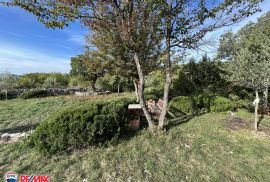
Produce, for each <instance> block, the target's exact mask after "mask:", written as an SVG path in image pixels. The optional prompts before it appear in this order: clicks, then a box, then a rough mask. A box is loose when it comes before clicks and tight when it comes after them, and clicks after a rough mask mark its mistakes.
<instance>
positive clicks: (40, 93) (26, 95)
mask: <svg viewBox="0 0 270 182" xmlns="http://www.w3.org/2000/svg"><path fill="white" fill-rule="evenodd" d="M48 96H51V94H50V93H49V92H48V91H46V90H33V91H27V92H23V93H22V94H21V95H20V98H21V99H32V98H42V97H48Z"/></svg>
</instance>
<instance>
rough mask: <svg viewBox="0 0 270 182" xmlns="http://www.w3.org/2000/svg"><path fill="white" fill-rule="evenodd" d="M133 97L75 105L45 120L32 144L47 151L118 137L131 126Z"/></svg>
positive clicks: (34, 136)
mask: <svg viewBox="0 0 270 182" xmlns="http://www.w3.org/2000/svg"><path fill="white" fill-rule="evenodd" d="M130 102H132V100H131V99H122V100H110V101H97V102H92V103H84V104H81V105H80V104H77V105H73V106H71V107H69V108H66V109H63V110H62V111H60V112H58V113H57V114H55V115H53V116H51V117H50V118H48V119H47V120H46V121H44V122H42V123H41V124H40V126H39V127H37V129H36V130H35V131H34V133H33V134H32V135H31V136H30V144H31V145H32V146H34V147H36V148H37V149H38V150H39V151H41V152H43V153H47V154H53V153H57V152H59V151H66V150H70V149H74V148H82V147H85V146H89V145H95V144H99V143H104V142H107V141H112V140H115V139H117V138H118V137H119V135H120V134H122V133H123V132H124V131H125V129H126V128H127V125H128V122H127V121H128V112H127V111H128V110H127V105H128V103H130Z"/></svg>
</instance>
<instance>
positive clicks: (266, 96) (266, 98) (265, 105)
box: [264, 87, 269, 108]
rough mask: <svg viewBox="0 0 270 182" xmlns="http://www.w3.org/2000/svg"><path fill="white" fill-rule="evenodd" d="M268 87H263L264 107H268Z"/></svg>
mask: <svg viewBox="0 0 270 182" xmlns="http://www.w3.org/2000/svg"><path fill="white" fill-rule="evenodd" d="M268 89H269V88H268V87H266V88H265V91H264V99H265V103H264V107H265V108H268Z"/></svg>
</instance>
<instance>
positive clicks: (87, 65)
mask: <svg viewBox="0 0 270 182" xmlns="http://www.w3.org/2000/svg"><path fill="white" fill-rule="evenodd" d="M105 73H106V65H105V61H100V60H98V59H95V57H93V56H92V55H91V54H88V53H86V54H84V55H79V56H77V57H74V58H71V70H70V75H71V76H80V77H81V78H82V79H83V80H84V81H88V82H89V83H90V87H91V89H92V90H93V91H94V92H95V91H96V86H95V85H96V81H97V79H98V78H99V77H102V76H104V75H105Z"/></svg>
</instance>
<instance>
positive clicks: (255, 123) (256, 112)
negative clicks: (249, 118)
mask: <svg viewBox="0 0 270 182" xmlns="http://www.w3.org/2000/svg"><path fill="white" fill-rule="evenodd" d="M259 101H260V100H259V93H258V91H256V99H255V102H254V103H255V120H254V121H255V122H254V125H255V131H256V132H257V130H258V108H259Z"/></svg>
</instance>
